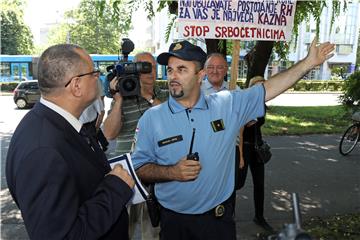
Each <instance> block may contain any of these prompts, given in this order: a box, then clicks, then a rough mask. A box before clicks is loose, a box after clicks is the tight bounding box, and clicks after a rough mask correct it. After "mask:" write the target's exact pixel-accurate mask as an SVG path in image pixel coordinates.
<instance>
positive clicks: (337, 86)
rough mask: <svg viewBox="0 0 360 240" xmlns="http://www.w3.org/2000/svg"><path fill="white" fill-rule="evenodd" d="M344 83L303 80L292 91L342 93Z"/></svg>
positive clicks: (340, 81)
mask: <svg viewBox="0 0 360 240" xmlns="http://www.w3.org/2000/svg"><path fill="white" fill-rule="evenodd" d="M343 88H344V81H342V80H339V81H335V80H334V81H323V80H318V81H316V80H301V81H299V82H297V83H296V84H295V85H294V86H293V87H292V88H291V89H290V90H293V91H320V92H321V91H323V92H328V91H329V92H331V91H342V90H343Z"/></svg>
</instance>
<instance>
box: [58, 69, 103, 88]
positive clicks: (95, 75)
mask: <svg viewBox="0 0 360 240" xmlns="http://www.w3.org/2000/svg"><path fill="white" fill-rule="evenodd" d="M87 75H92V76H93V77H99V75H100V70H94V71H92V72H88V73H83V74H79V75H76V76H73V77H72V78H71V79H70V80H69V81H68V82H67V83H66V84H65V87H67V86H68V85H69V84H70V83H71V81H72V80H73V79H74V78H77V77H78V78H80V77H84V76H87Z"/></svg>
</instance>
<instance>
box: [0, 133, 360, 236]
mask: <svg viewBox="0 0 360 240" xmlns="http://www.w3.org/2000/svg"><path fill="white" fill-rule="evenodd" d="M9 138H10V136H9ZM266 140H267V141H268V142H269V143H270V144H271V146H272V152H273V158H272V159H271V161H270V162H269V163H268V164H267V166H266V177H265V181H266V187H265V190H266V196H265V217H266V218H267V219H268V221H269V223H270V224H271V225H272V226H274V227H275V229H276V230H280V229H281V228H282V225H283V224H284V223H292V222H293V219H292V210H291V199H290V196H291V193H292V192H297V193H298V194H299V197H300V203H301V204H300V208H301V211H302V217H303V219H307V218H309V217H311V216H330V215H335V214H337V213H339V214H344V213H354V212H360V174H359V173H360V145H359V146H358V147H357V149H355V151H354V152H352V153H351V154H350V156H348V157H343V156H341V155H340V154H339V153H338V143H339V140H340V136H339V135H306V136H273V137H267V138H266ZM2 141H3V142H2V144H4V143H6V141H8V139H3V140H2ZM1 157H2V159H4V157H5V156H4V154H2V156H1ZM3 166H4V165H3V164H2V167H3ZM247 180H248V181H247V182H246V185H245V186H244V188H243V189H242V190H240V191H238V193H237V207H236V226H237V234H238V237H237V239H239V240H245V239H246V240H248V239H249V240H251V239H256V236H257V234H258V233H260V232H262V229H261V228H259V227H257V226H256V225H255V224H253V223H252V218H253V215H254V210H253V203H252V182H251V177H250V174H249V176H248V179H247ZM3 184H4V178H3V176H2V190H1V206H2V212H1V234H2V236H1V239H4V240H5V239H9V240H18V239H28V238H27V235H26V232H25V230H24V227H23V224H22V220H21V216H20V213H19V211H18V210H17V209H16V207H15V205H14V204H13V202H12V200H11V198H10V196H9V194H8V192H7V190H6V189H5V188H4V187H5V186H4V185H3Z"/></svg>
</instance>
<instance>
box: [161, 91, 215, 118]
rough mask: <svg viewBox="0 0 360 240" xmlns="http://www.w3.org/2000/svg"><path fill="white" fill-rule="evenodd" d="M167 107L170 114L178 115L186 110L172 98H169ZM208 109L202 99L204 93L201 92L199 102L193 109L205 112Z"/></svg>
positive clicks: (204, 100)
mask: <svg viewBox="0 0 360 240" xmlns="http://www.w3.org/2000/svg"><path fill="white" fill-rule="evenodd" d="M168 106H169V109H170V111H171V112H172V113H179V112H182V111H185V110H186V109H187V108H186V107H184V106H183V105H181V104H180V103H178V102H177V101H176V100H175V99H174V98H173V97H172V96H169V100H168ZM208 108H209V106H208V104H207V102H206V99H205V97H204V93H203V92H202V91H201V92H200V97H199V100H198V101H197V103H196V104H195V106H194V107H193V109H203V110H206V109H208Z"/></svg>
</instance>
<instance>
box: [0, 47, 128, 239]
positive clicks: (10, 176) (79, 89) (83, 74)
mask: <svg viewBox="0 0 360 240" xmlns="http://www.w3.org/2000/svg"><path fill="white" fill-rule="evenodd" d="M38 67H39V68H38V79H39V86H40V91H41V96H42V97H41V99H40V103H38V104H36V106H35V107H34V108H33V109H32V110H31V111H30V112H29V113H28V114H27V115H26V116H25V117H24V118H23V120H22V121H21V122H20V124H19V125H18V127H17V129H16V131H15V133H14V135H13V138H12V140H11V143H10V147H9V151H8V155H7V162H6V178H7V183H8V186H9V190H10V193H11V195H12V197H13V198H14V200H15V202H16V204H17V205H18V207H19V208H20V210H21V213H22V216H23V219H24V223H25V227H26V229H27V232H28V234H29V237H30V238H31V239H77V240H78V239H86V240H88V239H128V215H127V212H126V208H125V205H126V203H127V202H128V201H129V199H130V198H131V196H132V193H133V192H132V188H133V186H134V181H133V179H132V178H131V177H130V176H129V175H128V173H127V172H126V170H124V169H123V168H122V167H121V165H117V166H115V167H114V169H113V170H111V168H110V166H109V164H108V162H107V159H106V157H105V155H104V153H103V151H101V149H100V147H99V145H98V144H97V142H96V141H95V140H94V139H93V138H92V137H91V135H89V134H87V133H86V132H84V131H83V130H84V128H82V124H81V123H80V121H79V120H78V119H79V117H80V115H81V113H82V111H83V110H84V109H85V108H86V107H87V106H88V105H90V104H91V103H92V102H93V101H94V100H95V99H96V97H97V96H98V94H99V93H98V87H97V81H98V77H99V71H98V70H95V69H94V67H93V62H92V60H91V58H90V56H89V55H88V54H87V53H86V51H85V50H84V49H82V48H80V47H78V46H76V45H70V44H61V45H56V46H52V47H50V48H48V49H47V50H45V52H44V53H43V54H42V55H41V57H40V59H39V63H38Z"/></svg>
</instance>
